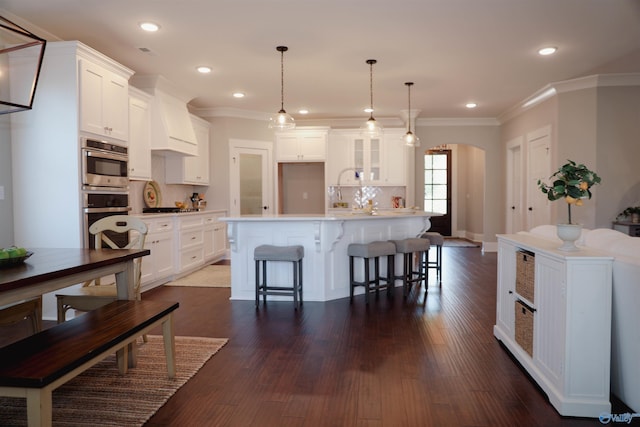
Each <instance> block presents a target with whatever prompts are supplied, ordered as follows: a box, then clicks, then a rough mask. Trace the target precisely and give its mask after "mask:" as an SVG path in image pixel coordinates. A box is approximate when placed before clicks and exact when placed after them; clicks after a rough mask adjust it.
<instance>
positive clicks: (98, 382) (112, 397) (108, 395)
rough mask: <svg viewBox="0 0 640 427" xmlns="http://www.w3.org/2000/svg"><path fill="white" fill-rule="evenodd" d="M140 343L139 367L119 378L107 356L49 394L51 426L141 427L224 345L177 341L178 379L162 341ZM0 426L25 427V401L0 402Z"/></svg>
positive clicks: (154, 338)
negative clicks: (169, 374) (171, 374)
mask: <svg viewBox="0 0 640 427" xmlns="http://www.w3.org/2000/svg"><path fill="white" fill-rule="evenodd" d="M148 338H149V342H147V343H145V344H143V343H142V340H140V341H139V344H138V345H139V350H138V366H136V367H135V368H131V369H129V372H128V373H127V374H126V375H120V374H119V373H118V368H117V366H116V361H115V357H114V356H113V355H112V356H109V357H107V358H106V359H105V360H103V361H102V362H99V363H98V364H96V365H95V366H93V367H91V368H89V369H88V370H86V371H85V372H83V373H82V374H80V375H78V376H77V377H75V378H74V379H72V380H71V381H69V382H67V383H66V384H64V385H62V386H61V387H59V388H58V389H56V390H54V392H53V427H58V426H64V427H76V426H77V427H80V426H82V427H85V426H89V425H90V426H119V427H121V426H141V425H143V424H144V423H145V422H146V421H147V420H148V419H149V418H151V416H152V415H153V414H154V413H155V412H156V411H157V410H158V409H159V408H160V407H161V406H162V405H164V404H165V402H166V401H167V400H169V398H170V397H171V396H172V395H173V394H174V393H175V392H176V391H177V390H178V389H179V388H180V387H182V386H183V385H184V384H185V383H186V382H187V381H188V380H189V379H190V378H191V377H193V376H194V375H195V374H196V372H198V370H199V369H200V368H201V367H202V365H204V364H205V362H206V361H207V360H209V359H210V358H211V356H213V355H214V354H215V353H216V352H217V351H218V350H219V349H220V348H222V346H224V345H225V344H226V343H227V339H223V338H200V337H176V378H174V379H172V380H171V379H169V378H168V377H167V368H166V366H167V365H166V363H165V362H166V359H165V355H164V347H163V341H162V337H161V336H156V335H149V336H148ZM0 425H2V426H26V425H27V409H26V399H22V398H14V397H0Z"/></svg>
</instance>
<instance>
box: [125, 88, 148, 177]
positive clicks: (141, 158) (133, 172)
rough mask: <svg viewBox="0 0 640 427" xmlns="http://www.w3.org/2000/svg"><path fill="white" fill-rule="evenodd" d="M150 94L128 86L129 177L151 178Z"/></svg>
mask: <svg viewBox="0 0 640 427" xmlns="http://www.w3.org/2000/svg"><path fill="white" fill-rule="evenodd" d="M150 101H151V96H150V95H148V94H147V93H145V92H142V91H141V90H137V89H135V88H129V178H130V179H138V180H143V181H150V180H151V122H150V120H151V112H150V105H149V102H150Z"/></svg>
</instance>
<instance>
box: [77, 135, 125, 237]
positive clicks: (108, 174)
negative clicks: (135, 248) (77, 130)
mask: <svg viewBox="0 0 640 427" xmlns="http://www.w3.org/2000/svg"><path fill="white" fill-rule="evenodd" d="M80 145H81V156H82V202H83V213H84V215H83V216H84V246H85V247H87V248H91V249H93V248H95V243H94V240H93V238H92V236H91V234H90V233H89V227H90V226H91V225H92V224H93V223H94V222H96V221H98V220H100V219H102V218H104V217H107V216H111V215H128V214H129V211H130V210H131V206H130V205H129V155H128V149H127V147H123V146H120V145H117V144H112V143H109V142H105V141H99V140H95V139H91V138H85V137H83V138H81V141H80ZM106 234H107V235H108V236H109V238H110V239H111V240H113V242H114V243H116V244H117V245H118V246H125V245H126V244H127V243H128V242H129V235H128V234H126V233H113V232H108V233H106Z"/></svg>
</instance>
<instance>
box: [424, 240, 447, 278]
mask: <svg viewBox="0 0 640 427" xmlns="http://www.w3.org/2000/svg"><path fill="white" fill-rule="evenodd" d="M420 237H422V238H424V239H429V244H431V246H435V247H436V259H435V260H433V261H431V260H430V259H429V254H428V253H427V254H426V255H425V258H424V265H425V268H426V271H427V274H429V269H430V268H435V270H436V277H437V279H438V284H439V285H440V287H442V246H443V245H444V237H442V234H440V233H436V232H435V231H427V232H426V233H422V235H421V236H420Z"/></svg>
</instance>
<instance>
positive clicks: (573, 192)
mask: <svg viewBox="0 0 640 427" xmlns="http://www.w3.org/2000/svg"><path fill="white" fill-rule="evenodd" d="M549 179H551V180H552V183H551V185H547V184H546V183H544V182H542V181H541V180H538V187H539V188H540V190H541V191H542V192H543V193H544V194H546V195H547V198H548V199H549V200H551V201H554V200H559V199H564V200H565V202H566V203H567V213H568V218H567V219H568V220H569V222H568V223H567V224H558V237H560V238H561V239H562V240H563V241H564V242H565V244H564V245H563V246H561V247H560V249H562V250H568V251H570V250H577V249H578V248H577V247H576V246H575V244H574V242H575V241H576V240H577V239H578V238H579V237H580V233H581V231H582V226H581V225H578V224H574V223H573V222H572V219H571V206H573V205H575V206H582V204H583V200H584V199H590V198H591V187H592V186H594V185H596V184H599V183H600V181H601V179H600V177H599V176H598V174H596V173H595V172H593V171H591V170H589V168H587V167H586V166H585V165H583V164H577V163H576V162H574V161H573V160H567V163H565V164H564V165H562V166H561V167H560V169H558V170H557V171H556V172H555V173H554V174H553V175H551V176H550V177H549ZM571 239H573V240H571Z"/></svg>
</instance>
